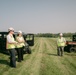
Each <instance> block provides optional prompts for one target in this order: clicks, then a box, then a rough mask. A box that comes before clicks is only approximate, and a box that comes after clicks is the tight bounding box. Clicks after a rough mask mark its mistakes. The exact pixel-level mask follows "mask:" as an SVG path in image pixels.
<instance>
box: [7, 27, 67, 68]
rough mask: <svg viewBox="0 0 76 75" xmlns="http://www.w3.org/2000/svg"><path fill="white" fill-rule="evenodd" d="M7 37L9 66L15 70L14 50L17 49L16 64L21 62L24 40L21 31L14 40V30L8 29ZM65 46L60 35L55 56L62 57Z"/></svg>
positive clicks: (63, 39)
mask: <svg viewBox="0 0 76 75" xmlns="http://www.w3.org/2000/svg"><path fill="white" fill-rule="evenodd" d="M8 32H9V33H8V35H7V44H6V45H7V49H8V50H9V53H10V66H11V67H14V68H16V55H15V48H16V49H17V53H18V62H21V61H22V60H23V48H24V46H25V40H24V38H23V36H22V31H18V35H17V37H16V39H14V37H13V34H14V29H13V28H9V29H8ZM65 44H66V40H65V38H64V37H63V34H62V33H60V36H59V38H58V39H57V54H58V56H63V52H64V46H65Z"/></svg>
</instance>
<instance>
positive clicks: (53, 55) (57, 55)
mask: <svg viewBox="0 0 76 75" xmlns="http://www.w3.org/2000/svg"><path fill="white" fill-rule="evenodd" d="M47 54H48V55H51V56H58V55H57V54H51V53H47Z"/></svg>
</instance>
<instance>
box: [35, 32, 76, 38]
mask: <svg viewBox="0 0 76 75" xmlns="http://www.w3.org/2000/svg"><path fill="white" fill-rule="evenodd" d="M74 34H76V32H75V33H63V36H64V37H72V36H73V35H74ZM35 36H36V37H54V38H56V37H58V36H59V33H38V34H35Z"/></svg>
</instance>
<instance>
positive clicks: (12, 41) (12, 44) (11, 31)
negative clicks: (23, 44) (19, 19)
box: [6, 27, 17, 68]
mask: <svg viewBox="0 0 76 75" xmlns="http://www.w3.org/2000/svg"><path fill="white" fill-rule="evenodd" d="M13 34H14V29H13V28H12V27H11V28H9V29H8V35H7V43H6V44H7V50H9V53H10V66H11V67H14V68H16V57H15V47H16V46H15V45H16V44H17V42H16V41H15V39H14V37H13Z"/></svg>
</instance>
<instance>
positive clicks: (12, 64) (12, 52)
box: [9, 49, 16, 67]
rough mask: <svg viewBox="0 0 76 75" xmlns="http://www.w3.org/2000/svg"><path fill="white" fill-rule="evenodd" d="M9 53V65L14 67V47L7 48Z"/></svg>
mask: <svg viewBox="0 0 76 75" xmlns="http://www.w3.org/2000/svg"><path fill="white" fill-rule="evenodd" d="M9 53H10V66H11V67H16V56H15V49H9Z"/></svg>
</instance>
